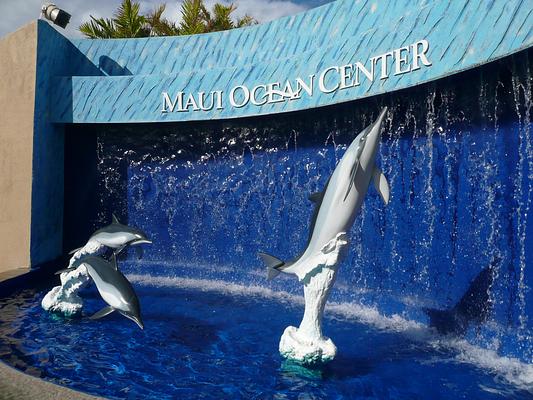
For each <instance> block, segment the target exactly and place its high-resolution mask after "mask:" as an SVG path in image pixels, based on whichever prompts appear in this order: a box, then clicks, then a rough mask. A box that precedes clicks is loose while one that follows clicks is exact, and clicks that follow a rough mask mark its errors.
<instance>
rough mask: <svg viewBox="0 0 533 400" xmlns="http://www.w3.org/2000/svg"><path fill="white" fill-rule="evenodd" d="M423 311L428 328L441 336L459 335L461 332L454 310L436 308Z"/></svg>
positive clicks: (461, 328)
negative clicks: (433, 329) (427, 319)
mask: <svg viewBox="0 0 533 400" xmlns="http://www.w3.org/2000/svg"><path fill="white" fill-rule="evenodd" d="M423 311H424V312H425V313H426V314H427V316H428V317H429V326H431V327H433V328H435V329H436V330H437V332H439V333H440V334H442V335H447V334H450V333H452V334H459V333H461V332H462V331H463V327H462V326H460V325H461V324H460V323H459V321H458V319H457V315H456V314H455V312H454V310H453V309H451V310H439V309H436V308H424V309H423Z"/></svg>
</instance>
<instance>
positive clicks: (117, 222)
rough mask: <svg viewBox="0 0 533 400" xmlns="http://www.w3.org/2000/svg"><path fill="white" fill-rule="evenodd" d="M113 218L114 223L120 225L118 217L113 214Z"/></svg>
mask: <svg viewBox="0 0 533 400" xmlns="http://www.w3.org/2000/svg"><path fill="white" fill-rule="evenodd" d="M111 218H112V221H113V223H114V224H120V222H119V221H118V218H117V216H116V215H115V214H114V213H113V214H111Z"/></svg>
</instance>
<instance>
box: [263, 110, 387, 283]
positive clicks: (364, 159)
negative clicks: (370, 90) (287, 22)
mask: <svg viewBox="0 0 533 400" xmlns="http://www.w3.org/2000/svg"><path fill="white" fill-rule="evenodd" d="M386 111H387V109H386V108H384V109H383V110H382V111H381V113H380V115H379V117H378V118H377V120H376V121H375V122H374V123H373V124H372V125H370V126H368V127H367V128H366V129H364V130H363V131H362V132H361V133H360V134H359V135H358V136H357V137H356V138H355V140H354V141H353V142H352V144H351V145H350V147H348V149H347V150H346V152H345V153H344V155H343V157H342V159H341V160H340V161H339V163H338V165H337V167H336V168H335V171H333V174H332V175H331V177H330V178H329V179H328V182H327V183H326V187H325V188H324V190H323V191H322V192H319V193H314V194H312V195H311V196H310V197H309V199H310V200H311V201H313V202H314V203H315V204H316V205H315V211H314V214H313V218H312V219H311V226H310V228H309V234H310V235H309V241H308V243H307V247H306V249H305V251H304V252H303V254H302V255H301V256H299V257H297V258H296V259H294V260H293V261H289V262H284V261H282V260H280V259H278V258H276V257H274V256H271V255H269V254H266V253H259V255H260V257H261V258H262V259H263V262H264V263H265V264H266V265H267V271H268V279H273V278H275V277H276V276H277V275H279V273H280V272H284V273H287V274H294V275H296V276H297V277H298V279H299V280H300V281H302V280H304V279H305V277H306V276H307V275H308V274H309V273H310V272H312V271H313V270H314V269H315V268H316V267H317V265H316V264H317V262H316V256H317V254H319V253H320V252H322V253H328V251H331V250H332V248H328V247H333V246H332V243H334V240H335V239H336V238H338V236H339V234H341V233H347V232H348V231H349V230H350V228H351V226H352V225H353V223H354V220H355V216H356V215H357V213H358V212H359V209H360V208H361V204H362V203H363V200H364V198H365V196H366V193H367V190H368V186H369V184H370V182H371V181H373V182H374V186H375V188H376V189H377V191H378V193H379V194H380V195H381V198H382V199H383V201H384V202H385V204H387V203H388V202H389V185H388V183H387V179H386V178H385V176H384V175H383V173H382V172H381V170H380V169H379V167H378V166H377V165H376V164H375V157H376V153H377V151H378V147H379V143H380V139H381V123H382V121H383V118H384V117H385V113H386Z"/></svg>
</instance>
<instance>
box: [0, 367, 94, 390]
mask: <svg viewBox="0 0 533 400" xmlns="http://www.w3.org/2000/svg"><path fill="white" fill-rule="evenodd" d="M0 393H1V394H2V396H5V397H3V398H6V399H20V400H23V399H40V400H48V399H62V400H77V399H82V400H84V399H102V397H95V396H92V395H89V394H86V393H83V392H79V391H76V390H73V389H69V388H66V387H64V386H60V385H56V384H55V383H52V382H48V381H46V380H44V379H40V378H36V377H34V376H31V375H27V374H25V373H23V372H21V371H19V370H17V369H15V368H13V367H11V366H9V365H7V364H5V363H4V361H2V360H0Z"/></svg>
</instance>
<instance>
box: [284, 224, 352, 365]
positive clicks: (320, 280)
mask: <svg viewBox="0 0 533 400" xmlns="http://www.w3.org/2000/svg"><path fill="white" fill-rule="evenodd" d="M347 244H348V240H347V235H346V233H344V232H342V233H339V234H337V236H336V237H335V238H334V239H332V240H331V241H330V242H329V243H328V244H326V245H325V246H324V247H323V248H322V250H321V251H320V253H318V254H317V256H316V259H315V260H314V261H316V267H315V268H314V269H313V271H312V272H310V273H309V274H307V276H306V277H305V278H304V279H303V281H302V282H303V284H304V298H305V312H304V316H303V319H302V322H301V323H300V327H299V328H296V327H294V326H288V327H287V328H285V331H284V332H283V335H282V336H281V340H280V342H279V352H280V354H281V355H282V356H283V357H285V358H287V359H290V360H294V361H298V362H300V363H302V364H306V365H314V364H322V363H327V362H329V361H331V360H333V359H334V358H335V355H336V354H337V347H336V346H335V344H334V343H333V341H332V340H331V339H330V338H328V337H325V336H323V335H322V316H323V314H324V307H325V305H326V302H327V300H328V296H329V293H330V290H331V288H332V287H333V284H334V283H335V278H336V276H337V270H338V263H339V261H340V259H341V258H342V255H343V251H342V250H343V248H345V247H346V245H347Z"/></svg>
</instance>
